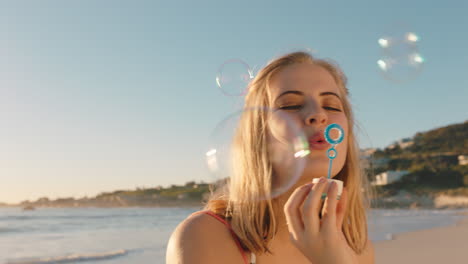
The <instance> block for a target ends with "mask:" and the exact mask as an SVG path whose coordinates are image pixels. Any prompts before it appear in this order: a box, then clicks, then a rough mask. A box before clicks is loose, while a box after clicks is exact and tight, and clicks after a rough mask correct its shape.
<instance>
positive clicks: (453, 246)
mask: <svg viewBox="0 0 468 264" xmlns="http://www.w3.org/2000/svg"><path fill="white" fill-rule="evenodd" d="M374 247H375V263H376V264H396V263H398V264H406V263H408V264H419V263H421V264H441V263H447V264H448V263H450V264H468V218H467V219H464V220H460V221H459V222H457V224H456V225H454V226H447V227H436V228H432V229H427V230H419V231H413V232H408V233H403V234H397V235H394V236H393V240H388V241H378V242H374Z"/></svg>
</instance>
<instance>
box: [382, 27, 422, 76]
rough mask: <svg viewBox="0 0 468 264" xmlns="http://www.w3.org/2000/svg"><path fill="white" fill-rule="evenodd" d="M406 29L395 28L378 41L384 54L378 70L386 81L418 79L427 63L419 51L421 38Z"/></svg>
mask: <svg viewBox="0 0 468 264" xmlns="http://www.w3.org/2000/svg"><path fill="white" fill-rule="evenodd" d="M406 28H407V27H405V26H403V25H399V26H397V27H394V28H392V29H391V30H389V31H388V32H387V33H385V34H383V35H382V36H381V37H380V38H379V39H378V40H377V42H378V44H379V46H380V49H381V53H382V55H381V57H380V58H379V60H377V65H378V68H379V70H380V72H381V73H382V75H383V76H384V77H385V78H386V79H388V80H390V81H393V82H397V83H401V82H405V81H410V80H412V79H414V78H416V77H417V76H418V75H419V73H420V72H421V70H422V67H423V65H424V62H425V58H424V56H423V55H422V54H421V53H420V52H419V50H418V46H419V42H420V41H421V38H420V36H419V35H417V34H416V33H415V32H412V31H409V30H405V29H406Z"/></svg>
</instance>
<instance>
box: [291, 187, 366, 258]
mask: <svg viewBox="0 0 468 264" xmlns="http://www.w3.org/2000/svg"><path fill="white" fill-rule="evenodd" d="M326 186H327V180H326V179H325V178H321V179H320V182H319V183H317V184H315V185H314V184H313V183H310V184H306V185H303V186H301V187H299V188H297V189H296V190H295V191H294V192H293V194H292V195H291V196H290V197H289V199H288V201H287V202H286V204H285V206H284V213H285V215H286V221H287V224H288V229H289V235H290V239H291V241H292V242H293V244H294V245H295V246H296V247H297V248H298V249H299V250H300V251H301V252H302V254H304V255H305V256H306V257H307V258H308V259H309V260H310V261H311V262H312V263H313V264H354V263H357V255H356V253H355V252H354V251H353V250H352V249H351V247H349V245H348V243H347V242H346V238H345V236H344V234H343V232H342V230H341V227H342V225H343V218H344V214H345V209H346V202H347V201H346V199H347V191H346V188H343V192H342V194H341V199H340V200H339V201H338V200H337V199H336V198H337V196H338V188H337V186H336V185H335V184H332V185H331V186H330V188H329V190H328V193H327V198H326V200H325V204H324V206H323V215H322V219H320V218H319V213H320V209H321V208H320V206H321V196H322V193H324V190H325V187H326Z"/></svg>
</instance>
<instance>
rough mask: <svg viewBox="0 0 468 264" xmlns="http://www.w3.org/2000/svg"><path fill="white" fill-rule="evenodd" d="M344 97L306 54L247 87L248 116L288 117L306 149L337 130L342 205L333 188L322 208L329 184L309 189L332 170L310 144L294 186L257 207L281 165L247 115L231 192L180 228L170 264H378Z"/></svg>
mask: <svg viewBox="0 0 468 264" xmlns="http://www.w3.org/2000/svg"><path fill="white" fill-rule="evenodd" d="M348 96H349V93H348V90H347V88H346V77H345V76H344V75H343V74H342V72H341V71H340V70H339V68H338V66H336V65H334V64H333V63H331V62H328V61H325V60H319V59H315V58H313V57H312V56H311V55H310V54H308V53H305V52H295V53H291V54H287V55H285V56H283V57H280V58H277V59H275V60H273V61H272V62H270V63H269V64H268V65H267V66H266V67H265V68H263V69H262V70H261V71H260V72H259V73H258V75H257V76H256V77H255V79H254V80H252V82H251V83H250V84H249V91H248V94H247V95H246V98H245V106H246V107H268V108H270V109H273V111H281V112H284V113H286V114H287V115H288V116H291V117H292V118H293V119H294V121H295V122H296V123H297V124H299V125H300V128H301V129H302V130H303V131H304V132H305V134H306V136H307V137H308V138H309V141H310V139H311V138H314V136H316V135H320V133H322V134H323V131H324V129H325V127H327V125H329V124H331V123H337V124H339V125H340V126H341V127H342V128H343V130H344V132H345V138H344V140H343V141H342V142H341V143H340V144H339V145H337V146H336V149H337V151H338V153H339V155H338V156H337V157H336V158H335V159H334V160H333V166H332V171H331V177H332V178H334V179H337V180H341V181H343V182H344V189H343V193H342V195H341V199H340V200H337V189H336V187H334V186H331V187H330V188H328V193H327V197H326V198H325V200H324V202H323V204H322V202H321V194H322V193H324V191H325V190H326V188H327V183H326V181H325V183H318V184H312V183H311V182H312V179H314V178H320V177H322V178H324V177H326V175H327V170H328V162H329V160H328V158H327V155H326V151H327V150H326V149H323V148H316V147H314V144H316V142H312V141H310V143H311V146H310V147H311V148H310V150H311V151H310V154H309V155H308V156H307V157H306V158H305V159H306V164H305V168H304V170H303V172H302V174H301V176H300V179H299V180H298V181H297V183H296V184H295V185H294V186H293V187H292V188H290V189H288V190H287V191H286V192H284V193H282V194H281V195H279V196H277V197H274V198H272V199H267V200H264V199H255V198H258V197H268V196H265V195H268V194H271V193H269V191H270V190H268V188H269V186H272V185H273V182H275V180H277V179H275V176H276V175H277V174H275V170H279V169H280V167H281V164H275V163H272V162H270V161H269V156H268V154H265V152H268V151H265V150H267V147H265V146H266V145H267V141H268V133H261V132H259V130H258V129H255V125H256V124H259V123H264V121H265V116H262V115H253V114H250V115H249V114H247V116H243V117H242V123H244V124H246V125H245V126H244V128H240V129H239V131H238V132H237V135H236V140H235V143H236V144H237V145H238V153H241V155H238V156H237V158H238V159H237V163H236V172H237V173H236V177H233V178H231V179H230V181H229V183H228V184H229V188H226V189H224V190H229V191H224V192H223V191H221V192H218V193H217V194H215V195H213V196H212V197H211V198H210V199H209V201H208V203H207V205H206V206H205V209H206V210H204V211H200V212H197V213H194V214H192V215H191V216H190V217H188V218H187V219H186V220H184V221H183V222H182V223H181V224H180V225H179V226H178V227H177V228H176V230H175V231H174V233H173V234H172V236H171V239H170V240H169V243H168V248H167V255H166V261H167V263H169V264H172V263H204V264H209V263H257V264H264V263H269V264H275V263H309V264H310V263H313V264H347V263H359V264H371V263H374V253H373V252H374V251H373V246H372V243H371V242H370V240H369V239H368V234H367V220H366V210H367V209H368V208H369V206H370V203H369V196H368V192H367V190H368V187H367V186H368V184H367V180H366V179H367V178H366V177H365V176H363V173H362V171H361V168H360V163H359V148H358V146H357V144H356V139H355V135H354V131H353V125H354V119H353V114H352V111H351V105H350V103H349V100H348ZM247 127H248V128H249V129H250V130H247V129H246V128H247ZM252 128H254V129H252ZM254 142H255V144H253V143H254ZM317 144H320V143H317ZM362 190H364V192H363V191H362Z"/></svg>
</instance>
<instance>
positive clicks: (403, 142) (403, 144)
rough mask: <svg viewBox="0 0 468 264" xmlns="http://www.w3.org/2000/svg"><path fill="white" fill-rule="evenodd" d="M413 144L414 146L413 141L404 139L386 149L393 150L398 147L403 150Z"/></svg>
mask: <svg viewBox="0 0 468 264" xmlns="http://www.w3.org/2000/svg"><path fill="white" fill-rule="evenodd" d="M413 144H414V141H413V140H412V139H411V138H404V139H401V140H399V141H397V142H395V143H393V144H391V145H390V146H388V147H387V148H389V149H394V148H395V147H396V146H399V147H400V148H401V149H405V148H407V147H409V146H411V145H413Z"/></svg>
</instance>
